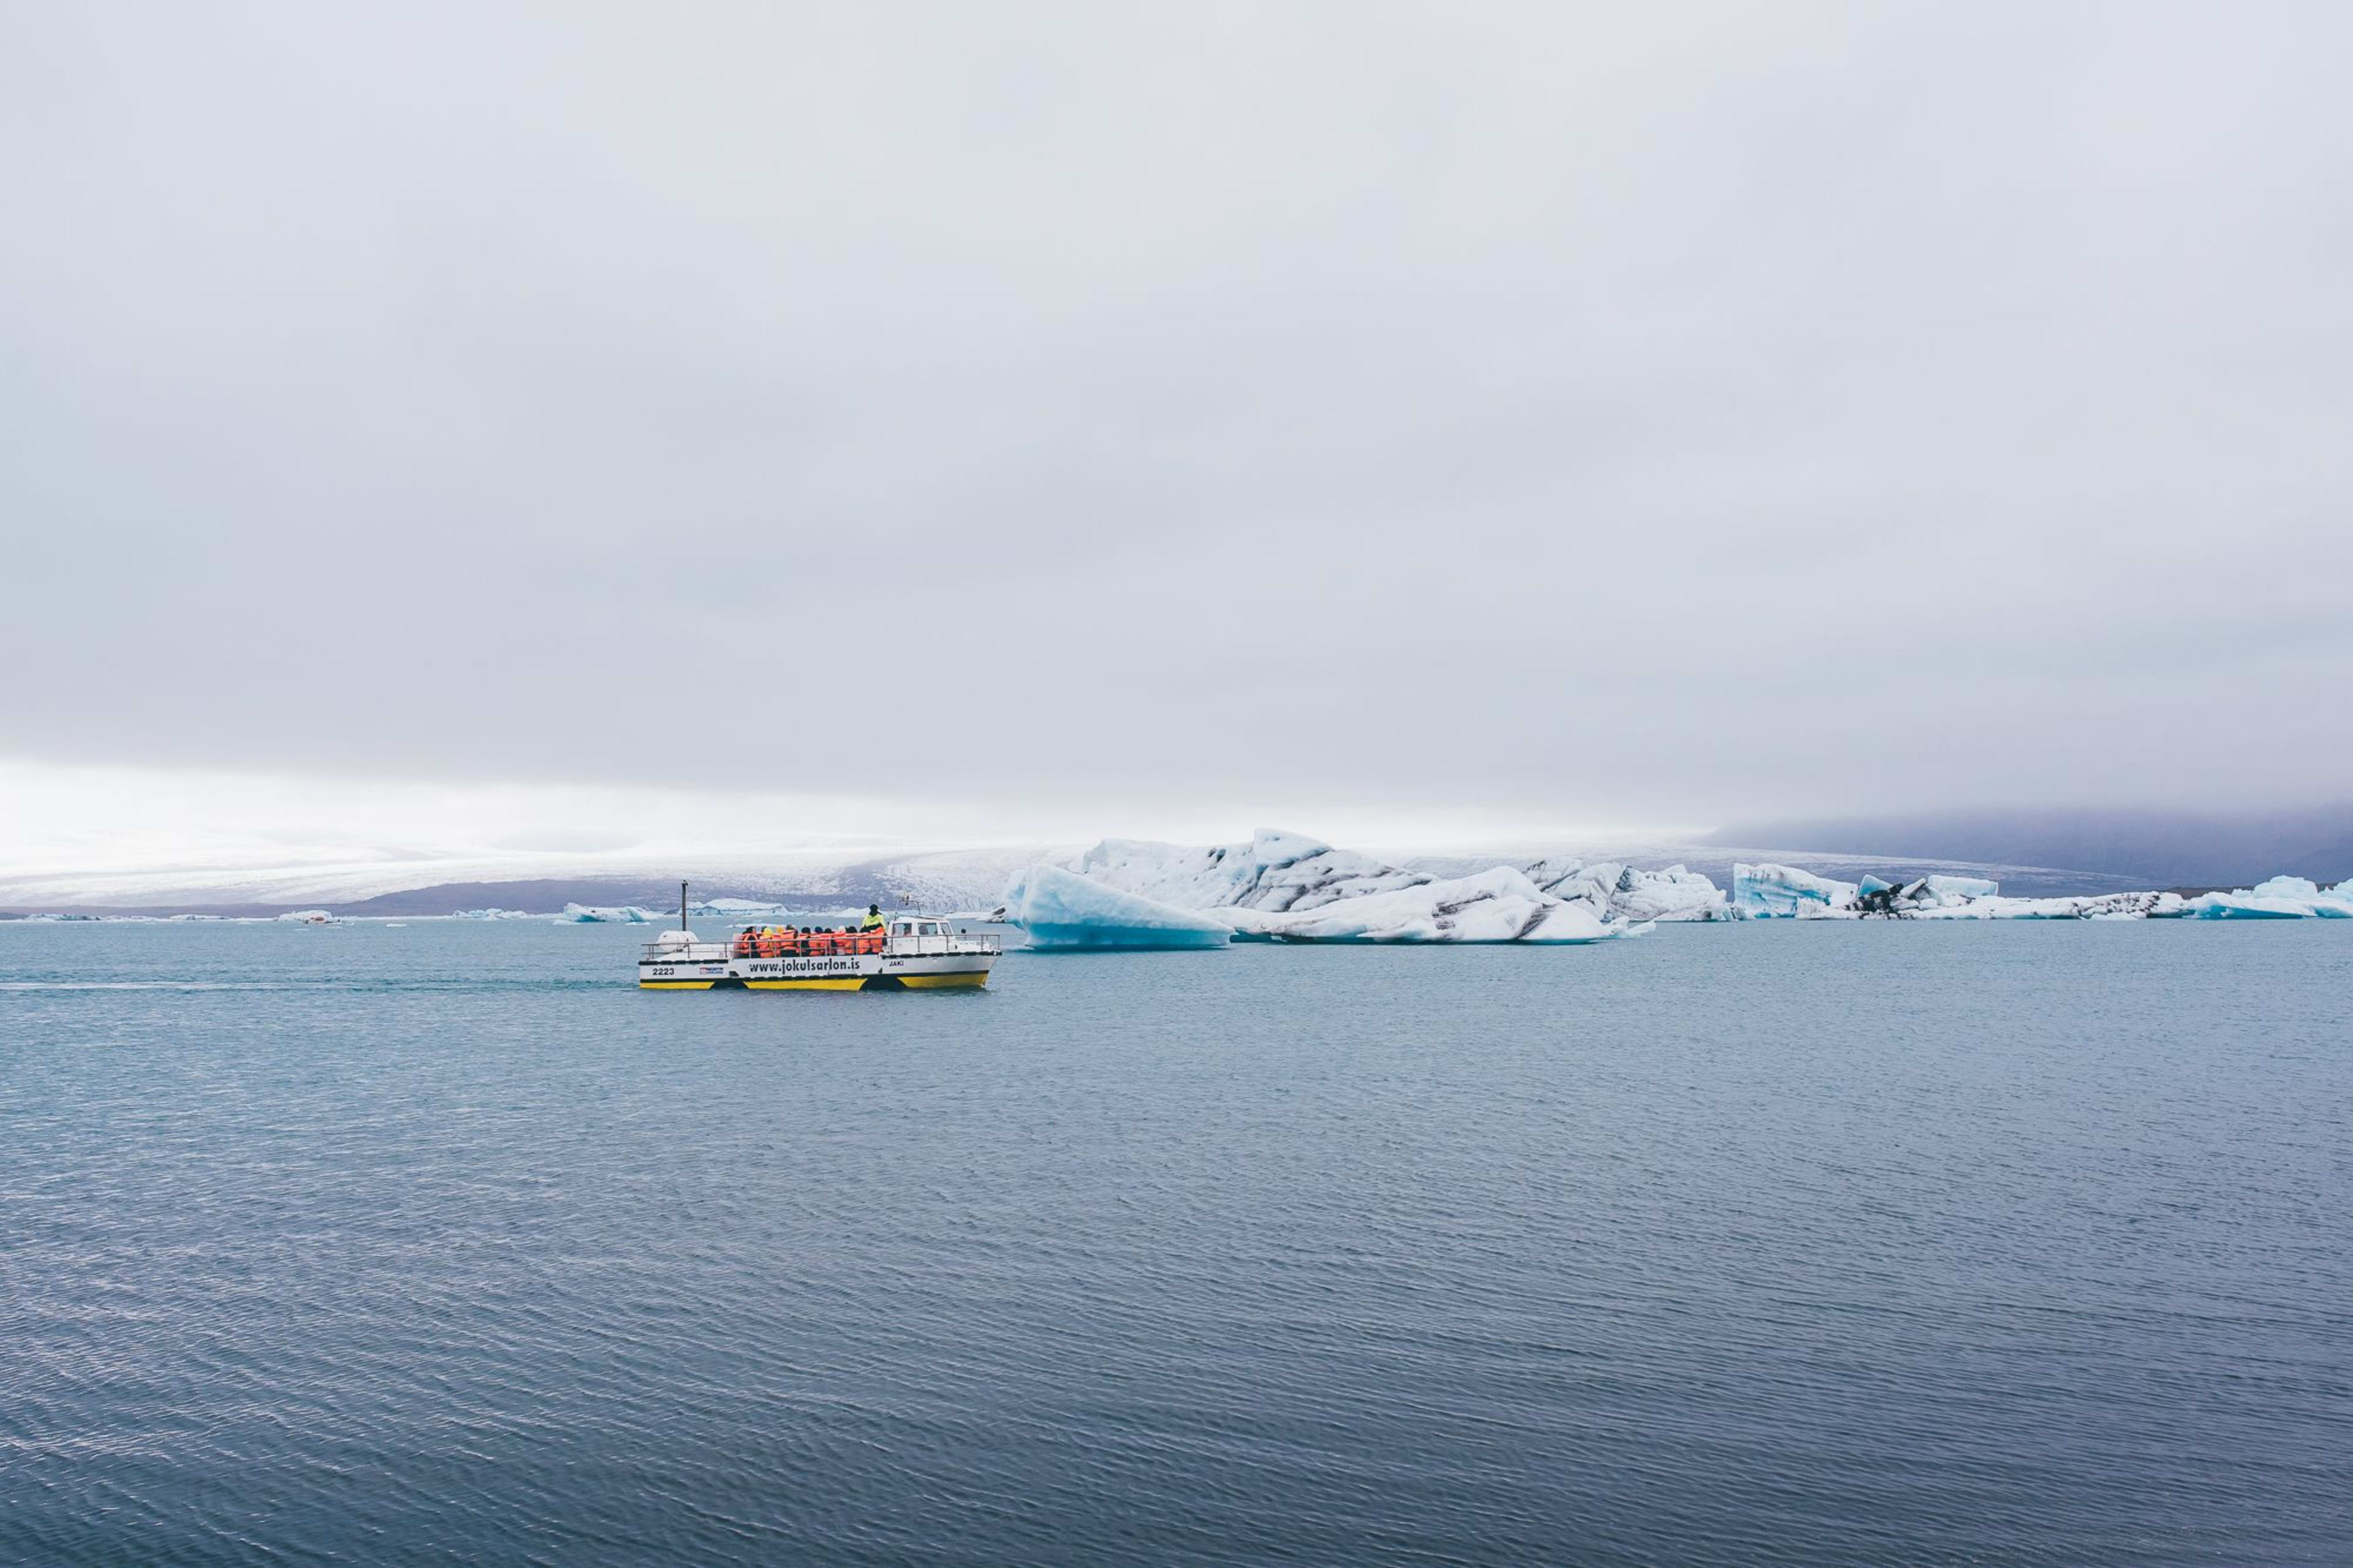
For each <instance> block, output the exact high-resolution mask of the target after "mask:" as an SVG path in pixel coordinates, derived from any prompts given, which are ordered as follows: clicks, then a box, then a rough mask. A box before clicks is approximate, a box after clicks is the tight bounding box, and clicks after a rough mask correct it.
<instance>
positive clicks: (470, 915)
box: [449, 904, 542, 921]
mask: <svg viewBox="0 0 2353 1568" xmlns="http://www.w3.org/2000/svg"><path fill="white" fill-rule="evenodd" d="M449 918H450V919H451V920H453V921H528V920H538V919H540V918H542V917H540V916H537V915H533V914H532V913H530V912H528V911H527V910H502V909H500V908H499V907H498V906H496V905H495V904H494V905H492V906H491V908H489V909H486V910H450V911H449Z"/></svg>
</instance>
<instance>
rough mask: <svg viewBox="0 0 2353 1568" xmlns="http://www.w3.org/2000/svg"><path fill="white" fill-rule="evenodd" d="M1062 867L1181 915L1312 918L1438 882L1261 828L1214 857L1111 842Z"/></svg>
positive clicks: (1175, 847) (1216, 850)
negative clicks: (1236, 912)
mask: <svg viewBox="0 0 2353 1568" xmlns="http://www.w3.org/2000/svg"><path fill="white" fill-rule="evenodd" d="M1061 864H1062V865H1063V866H1064V867H1065V868H1068V869H1070V870H1072V871H1075V872H1077V873H1078V874H1079V875H1081V876H1082V877H1085V878H1087V879H1090V880H1092V881H1096V882H1101V883H1103V884H1104V885H1105V886H1108V887H1113V888H1117V889H1120V890H1121V891H1122V892H1127V893H1135V894H1138V895H1140V896H1141V897H1144V898H1146V899H1151V900H1155V902H1158V903H1163V904H1167V905H1170V906H1172V907H1173V908H1176V909H1180V910H1223V909H1247V910H1312V909H1314V908H1316V907H1318V906H1319V905H1323V904H1328V903H1332V902H1334V901H1335V900H1340V899H1351V898H1362V897H1364V896H1366V895H1367V894H1371V893H1387V892H1394V891H1395V890H1397V889H1399V888H1410V887H1415V886H1418V885H1419V884H1421V883H1425V882H1429V881H1430V880H1432V879H1431V878H1430V877H1428V876H1426V875H1424V874H1423V873H1421V872H1419V871H1409V870H1406V869H1405V868H1402V867H1398V866H1390V865H1386V864H1384V863H1383V862H1381V861H1378V860H1376V859H1373V858H1371V857H1369V856H1366V855H1358V854H1356V853H1355V852H1353V851H1351V850H1346V849H1335V848H1333V847H1332V846H1330V845H1329V844H1325V843H1324V842H1322V841H1321V840H1319V839H1314V838H1310V837H1307V836H1306V835H1305V834H1303V833H1286V832H1283V831H1282V830H1280V829H1276V828H1261V829H1260V830H1259V831H1258V832H1257V833H1256V834H1254V835H1252V836H1251V838H1250V842H1249V843H1247V844H1221V845H1218V846H1215V847H1210V848H1208V849H1199V848H1192V847H1187V846H1185V845H1181V844H1155V843H1153V842H1150V841H1149V840H1145V839H1137V838H1106V839H1104V840H1103V842H1102V843H1100V844H1098V845H1096V846H1095V847H1093V848H1092V849H1089V850H1086V851H1085V852H1083V853H1082V854H1079V855H1075V856H1073V857H1071V858H1070V859H1068V860H1065V861H1063V862H1061Z"/></svg>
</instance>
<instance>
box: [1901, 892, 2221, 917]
mask: <svg viewBox="0 0 2353 1568" xmlns="http://www.w3.org/2000/svg"><path fill="white" fill-rule="evenodd" d="M2181 912H2182V902H2181V895H2180V894H2179V893H2158V892H2140V893H2084V894H2078V895H2074V896H2072V897H2064V896H2063V897H2057V898H2048V899H2005V898H2001V897H1999V896H1994V895H1988V896H1984V897H1978V898H1971V899H1963V900H1958V901H1957V902H1953V903H1947V904H1941V905H1933V906H1928V907H1924V908H1920V909H1913V910H1897V911H1895V918H1897V919H1901V920H1921V921H2141V920H2172V919H2175V918H2177V917H2179V915H2180V914H2181Z"/></svg>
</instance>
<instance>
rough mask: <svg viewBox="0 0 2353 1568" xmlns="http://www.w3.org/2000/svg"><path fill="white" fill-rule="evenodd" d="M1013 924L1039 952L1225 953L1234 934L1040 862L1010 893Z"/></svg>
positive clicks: (1209, 919) (1215, 922)
mask: <svg viewBox="0 0 2353 1568" xmlns="http://www.w3.org/2000/svg"><path fill="white" fill-rule="evenodd" d="M1005 908H1006V915H1007V918H1008V919H1009V920H1011V921H1013V923H1015V924H1016V925H1018V926H1019V927H1020V928H1021V929H1022V930H1023V931H1025V932H1027V933H1028V935H1029V945H1030V947H1031V948H1033V949H1035V950H1037V951H1039V952H1053V951H1057V950H1070V949H1085V948H1098V949H1100V948H1171V947H1175V948H1187V947H1223V946H1225V945H1226V943H1227V942H1228V940H1229V933H1230V928H1229V926H1228V925H1227V923H1226V922H1225V921H1221V920H1219V919H1217V918H1215V917H1214V916H1210V915H1206V914H1197V913H1195V912H1193V911H1192V910H1180V909H1177V908H1176V907H1175V906H1174V905H1170V904H1164V903H1161V902H1159V901H1158V900H1154V899H1148V898H1145V897H1144V896H1143V895H1142V894H1140V893H1131V892H1129V891H1127V890H1126V889H1123V888H1117V887H1114V886H1113V885H1112V884H1110V883H1108V882H1104V881H1100V880H1098V879H1094V878H1092V877H1082V876H1080V875H1079V874H1078V873H1077V872H1075V871H1071V870H1067V869H1065V868H1062V867H1060V866H1054V865H1050V864H1047V863H1045V862H1042V861H1041V862H1040V863H1039V864H1038V865H1035V866H1032V867H1030V868H1029V869H1028V870H1026V871H1021V872H1018V873H1017V874H1016V875H1015V876H1014V879H1013V883H1012V886H1010V887H1008V889H1006V890H1005Z"/></svg>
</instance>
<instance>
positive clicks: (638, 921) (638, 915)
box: [555, 904, 669, 925]
mask: <svg viewBox="0 0 2353 1568" xmlns="http://www.w3.org/2000/svg"><path fill="white" fill-rule="evenodd" d="M555 918H556V919H557V920H558V921H572V922H573V923H575V924H577V925H598V924H613V925H644V924H646V923H647V922H648V921H656V920H667V919H668V918H669V917H668V916H667V915H657V914H655V913H654V912H653V911H652V910H641V909H639V908H638V907H637V906H636V905H635V904H624V905H622V906H620V907H619V908H617V909H615V908H610V907H608V906H605V905H599V904H566V905H565V906H564V912H563V913H562V914H560V915H558V916H556V917H555Z"/></svg>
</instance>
